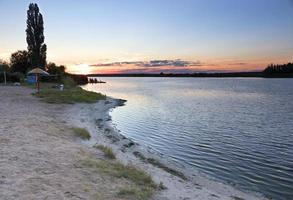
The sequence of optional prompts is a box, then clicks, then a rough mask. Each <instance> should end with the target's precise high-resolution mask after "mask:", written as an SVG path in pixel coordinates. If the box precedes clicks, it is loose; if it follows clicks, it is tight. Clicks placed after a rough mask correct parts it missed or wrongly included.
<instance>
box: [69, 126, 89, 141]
mask: <svg viewBox="0 0 293 200" xmlns="http://www.w3.org/2000/svg"><path fill="white" fill-rule="evenodd" d="M72 130H73V132H74V134H75V135H76V136H78V137H80V138H81V139H83V140H89V139H90V138H91V134H90V133H89V132H88V131H87V130H86V129H84V128H78V127H74V128H72Z"/></svg>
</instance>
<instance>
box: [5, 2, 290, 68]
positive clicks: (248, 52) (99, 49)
mask: <svg viewBox="0 0 293 200" xmlns="http://www.w3.org/2000/svg"><path fill="white" fill-rule="evenodd" d="M30 2H32V1H31V0H30V1H26V0H0V27H1V30H0V59H4V60H9V57H10V55H11V53H12V52H14V51H16V50H22V49H26V47H27V45H26V40H25V28H26V10H27V8H28V5H29V3H30ZM34 2H36V3H38V5H39V7H40V10H41V13H42V14H43V17H44V23H45V37H46V38H45V43H46V44H47V46H48V52H47V53H48V56H47V60H48V61H51V62H55V63H57V64H63V65H66V66H67V70H68V71H69V72H73V73H159V72H161V71H163V72H174V73H176V72H177V73H185V72H195V71H251V70H261V69H263V68H264V67H265V66H267V65H268V64H269V63H286V62H290V61H291V62H292V61H293V0H95V1H93V0H74V1H73V0H38V1H34Z"/></svg>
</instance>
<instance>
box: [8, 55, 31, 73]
mask: <svg viewBox="0 0 293 200" xmlns="http://www.w3.org/2000/svg"><path fill="white" fill-rule="evenodd" d="M10 65H11V67H10V71H11V72H12V73H14V72H20V73H23V74H25V73H26V72H27V70H28V69H29V67H30V64H29V61H28V52H27V51H25V50H23V51H16V52H15V53H13V54H11V57H10Z"/></svg>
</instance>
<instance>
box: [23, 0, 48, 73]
mask: <svg viewBox="0 0 293 200" xmlns="http://www.w3.org/2000/svg"><path fill="white" fill-rule="evenodd" d="M26 23H27V29H26V41H27V44H28V47H27V50H28V53H29V62H30V64H31V67H40V68H42V69H45V66H46V52H47V46H46V44H45V43H44V40H45V37H44V22H43V16H42V14H41V13H40V11H39V7H38V5H37V4H35V3H31V4H30V5H29V9H28V11H27V21H26Z"/></svg>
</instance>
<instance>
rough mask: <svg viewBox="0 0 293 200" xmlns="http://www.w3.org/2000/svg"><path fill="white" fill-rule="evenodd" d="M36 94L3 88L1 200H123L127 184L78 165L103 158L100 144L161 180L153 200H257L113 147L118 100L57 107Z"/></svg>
mask: <svg viewBox="0 0 293 200" xmlns="http://www.w3.org/2000/svg"><path fill="white" fill-rule="evenodd" d="M31 92H32V90H31V89H28V88H23V87H13V86H5V87H4V86H2V87H0V199H1V200H2V199H3V200H4V199H5V200H6V199H7V200H8V199H9V200H10V199H11V200H14V199H24V200H26V199H27V200H31V199H54V200H55V199H118V197H117V195H115V194H116V193H117V188H119V187H120V186H121V185H123V184H125V183H123V182H121V181H120V180H116V179H115V180H113V179H111V178H109V177H105V176H102V175H100V174H98V173H94V172H92V171H91V170H90V169H87V168H83V167H81V166H80V165H79V164H78V162H79V160H80V159H82V158H83V157H87V156H91V157H93V156H94V157H97V158H99V157H102V154H101V153H100V152H99V151H98V150H96V149H94V148H92V147H91V145H92V144H94V143H96V142H98V143H103V144H105V143H106V144H108V145H109V146H111V147H113V149H114V150H115V151H116V153H117V154H118V158H119V160H120V161H122V162H124V163H132V164H134V165H137V166H139V167H141V168H143V169H145V170H146V171H148V172H149V173H150V174H151V175H153V177H154V179H155V180H156V181H157V182H158V183H159V182H160V181H162V182H163V183H164V184H165V185H166V186H167V187H168V189H167V190H164V191H163V192H161V193H159V194H157V195H156V196H155V197H154V199H158V200H159V199H160V200H163V199H172V200H173V199H174V200H177V199H178V200H179V199H185V200H187V199H200V200H205V199H233V198H232V196H237V197H242V198H244V199H249V200H250V199H257V198H255V197H252V196H250V195H248V194H245V193H242V192H239V191H237V190H235V189H233V188H231V187H229V186H225V185H223V184H220V183H216V182H212V181H209V180H207V179H205V178H203V177H200V176H195V177H194V178H195V180H193V181H188V182H186V181H182V180H180V179H179V178H177V177H174V176H172V175H170V174H168V173H166V172H164V171H162V170H160V169H157V168H155V167H153V166H152V165H150V164H145V163H142V162H141V161H140V160H138V159H137V158H135V157H134V156H133V154H132V153H131V151H132V150H131V149H129V150H126V152H125V153H123V152H122V151H121V145H122V144H123V142H125V141H126V142H127V140H125V139H124V140H121V141H118V142H115V143H113V142H112V140H111V139H109V138H107V137H105V131H106V132H107V133H108V132H110V133H113V135H115V134H116V135H117V133H115V130H114V129H113V128H112V127H111V126H110V121H109V116H108V110H109V109H110V108H111V107H113V106H114V104H115V100H113V99H110V101H111V103H109V104H105V102H104V101H102V102H99V103H97V104H76V105H54V104H46V103H43V102H41V101H40V100H39V99H37V98H35V97H33V96H32V95H31ZM93 111H94V112H93ZM97 119H100V120H99V121H97ZM97 123H98V124H97ZM97 125H98V126H97ZM72 126H81V127H86V128H88V129H89V130H90V132H91V134H92V135H93V136H94V137H93V140H91V141H90V142H88V143H84V142H80V140H78V139H77V138H75V137H74V136H73V134H72V130H71V129H70V128H71V127H72ZM98 127H100V128H98ZM135 148H136V147H135Z"/></svg>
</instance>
